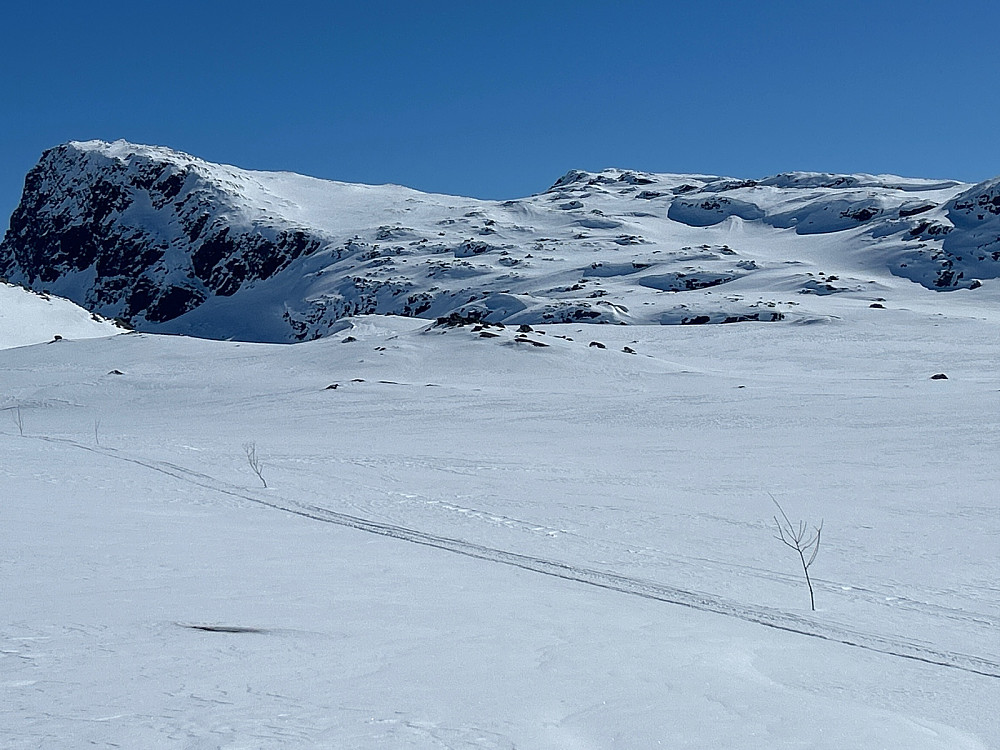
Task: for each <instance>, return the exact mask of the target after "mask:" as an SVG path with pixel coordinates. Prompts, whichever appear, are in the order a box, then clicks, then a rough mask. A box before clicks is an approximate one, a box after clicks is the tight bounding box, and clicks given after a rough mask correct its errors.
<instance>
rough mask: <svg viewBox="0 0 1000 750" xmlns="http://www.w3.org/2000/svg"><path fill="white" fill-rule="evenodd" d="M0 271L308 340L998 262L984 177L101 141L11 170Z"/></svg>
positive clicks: (629, 312) (997, 272) (797, 307)
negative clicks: (422, 173)
mask: <svg viewBox="0 0 1000 750" xmlns="http://www.w3.org/2000/svg"><path fill="white" fill-rule="evenodd" d="M0 276H5V277H7V278H9V279H10V280H11V281H14V282H18V283H22V284H25V285H27V286H30V287H31V288H34V289H37V290H46V291H49V292H52V293H54V294H57V295H61V296H65V297H67V298H69V299H72V300H74V301H76V302H78V303H79V304H81V305H83V306H85V307H86V308H87V309H89V310H92V311H94V312H97V313H99V314H101V315H104V316H106V317H112V318H114V317H118V318H123V319H125V320H127V321H129V322H130V323H132V324H133V325H134V326H136V327H137V328H139V329H141V330H147V331H158V332H173V333H188V334H195V335H199V336H205V337H211V338H239V339H245V340H256V341H272V342H284V341H296V340H303V339H312V338H318V337H321V336H323V335H325V334H327V333H329V332H330V331H331V329H332V328H334V327H335V325H336V323H337V321H338V320H340V319H341V318H344V317H346V316H350V315H357V314H363V313H381V314H397V315H408V316H421V317H443V316H448V315H451V314H458V315H461V316H465V317H477V318H481V319H483V320H486V321H489V322H504V323H528V324H538V323H556V322H584V321H586V322H605V323H666V324H670V323H725V322H739V321H747V320H755V321H756V320H759V321H777V320H782V319H785V320H795V319H803V318H815V317H817V316H824V315H829V314H831V313H830V310H829V306H825V305H824V304H823V303H821V302H820V301H819V297H824V296H828V295H840V297H841V299H843V300H845V303H846V304H849V305H864V306H867V305H871V304H875V305H878V304H882V303H883V302H885V301H886V300H887V299H888V300H892V301H894V300H895V297H897V296H900V295H903V296H907V298H908V297H909V296H912V295H913V294H918V293H919V292H917V291H916V290H921V289H928V290H935V291H949V290H956V289H977V288H978V287H980V286H981V285H982V283H983V281H984V280H987V279H995V278H997V277H1000V179H997V180H991V181H988V182H984V183H980V184H978V185H968V184H964V183H959V182H954V181H931V180H918V179H904V178H900V177H893V176H872V175H831V174H817V173H788V174H781V175H777V176H774V177H771V178H768V179H765V180H760V181H753V180H734V179H731V178H725V177H718V176H711V175H672V174H648V173H640V172H635V171H628V170H620V169H609V170H605V171H603V172H601V173H596V174H595V173H590V172H582V171H573V172H570V173H568V174H566V175H564V176H563V177H561V178H560V179H559V180H558V181H556V183H555V184H554V185H553V186H552V187H551V188H549V189H548V190H547V191H545V192H543V193H541V194H538V195H534V196H531V197H528V198H523V199H518V200H510V201H503V202H496V201H482V200H475V199H471V198H460V197H452V196H443V195H433V194H426V193H421V192H418V191H415V190H410V189H407V188H403V187H398V186H392V185H384V186H368V185H353V184H345V183H340V182H331V181H325V180H318V179H314V178H310V177H303V176H300V175H295V174H290V173H267V172H254V171H247V170H242V169H237V168H234V167H228V166H220V165H216V164H210V163H208V162H205V161H202V160H200V159H197V158H194V157H192V156H188V155H186V154H182V153H179V152H176V151H172V150H170V149H166V148H159V147H150V146H139V145H133V144H130V143H126V142H124V141H117V142H114V143H106V142H102V141H89V142H85V143H68V144H65V145H62V146H59V147H57V148H54V149H51V150H49V151H47V152H45V154H44V155H43V156H42V159H41V161H40V162H39V163H38V165H37V166H36V167H34V168H33V169H32V170H31V172H30V173H29V174H28V176H27V178H26V181H25V190H24V195H23V198H22V201H21V204H20V206H19V207H18V209H17V210H16V211H15V213H14V215H13V216H12V218H11V226H10V229H9V231H8V232H7V234H6V236H5V238H4V240H3V243H2V244H0Z"/></svg>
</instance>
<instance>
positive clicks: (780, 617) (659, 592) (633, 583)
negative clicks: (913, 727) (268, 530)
mask: <svg viewBox="0 0 1000 750" xmlns="http://www.w3.org/2000/svg"><path fill="white" fill-rule="evenodd" d="M25 437H29V439H35V440H41V441H44V442H48V443H56V444H61V445H67V446H71V447H73V448H77V449H80V450H86V451H90V452H91V453H97V454H99V455H102V456H105V457H107V458H111V459H114V460H117V461H123V462H126V463H131V464H134V465H136V466H141V467H144V468H146V469H149V470H152V471H156V472H159V473H161V474H166V475H168V476H171V477H174V478H175V479H179V480H181V481H183V482H187V483H189V484H194V485H197V486H199V487H203V488H205V489H208V490H211V491H213V492H218V493H220V494H224V495H228V496H230V497H235V498H238V499H240V500H243V501H246V502H251V503H255V504H258V505H263V506H266V507H269V508H273V509H275V510H280V511H284V512H286V513H292V514H294V515H298V516H302V517H305V518H309V519H312V520H315V521H322V522H324V523H332V524H335V525H338V526H344V527H347V528H352V529H357V530H359V531H365V532H368V533H370V534H378V535H380V536H385V537H390V538H393V539H399V540H401V541H406V542H411V543H414V544H420V545H423V546H426V547H434V548H436V549H440V550H445V551H447V552H453V553H455V554H459V555H464V556H466V557H471V558H475V559H479V560H485V561H487V562H494V563H500V564H503V565H509V566H511V567H515V568H520V569H522V570H528V571H532V572H535V573H541V574H542V575H547V576H552V577H553V578H561V579H563V580H567V581H572V582H574V583H583V584H587V585H590V586H594V587H597V588H602V589H606V590H609V591H617V592H619V593H623V594H630V595H632V596H639V597H643V598H646V599H653V600H656V601H661V602H665V603H668V604H676V605H679V606H682V607H688V608H690V609H695V610H699V611H702V612H711V613H714V614H719V615H724V616H726V617H732V618H735V619H738V620H743V621H744V622H750V623H754V624H757V625H763V626H764V627H768V628H773V629H775V630H782V631H785V632H789V633H796V634H799V635H804V636H808V637H811V638H819V639H821V640H825V641H831V642H834V643H840V644H843V645H846V646H853V647H855V648H860V649H864V650H867V651H873V652H876V653H880V654H886V655H888V656H894V657H898V658H902V659H910V660H913V661H919V662H923V663H926V664H932V665H935V666H941V667H947V668H950V669H959V670H962V671H964V672H969V673H972V674H978V675H982V676H984V677H991V678H993V679H1000V663H998V662H995V661H991V660H989V659H986V658H983V657H980V656H975V655H972V654H963V653H959V652H953V651H940V650H936V649H932V648H928V647H926V646H922V645H920V644H918V643H915V642H913V641H908V640H904V639H898V638H891V637H887V636H881V635H878V634H875V633H867V632H864V631H860V630H854V629H851V628H846V627H842V626H837V625H831V624H828V623H823V622H819V621H817V620H814V619H812V618H809V617H807V616H803V615H796V614H792V613H790V612H783V611H781V610H776V609H772V608H769V607H762V606H752V605H748V604H741V603H739V602H734V601H731V600H729V599H725V598H723V597H719V596H715V595H713V594H710V593H705V592H699V591H692V590H687V589H682V588H678V587H675V586H669V585H666V584H661V583H657V582H655V581H648V580H643V579H640V578H634V577H630V576H624V575H619V574H617V573H613V572H610V571H605V570H596V569H593V568H586V567H580V566H575V565H571V564H568V563H564V562H560V561H558V560H550V559H546V558H541V557H534V556H531V555H523V554H520V553H517V552H511V551H508V550H502V549H497V548H494V547H488V546H485V545H481V544H476V543H473V542H468V541H465V540H463V539H455V538H451V537H446V536H439V535H436V534H431V533H428V532H424V531H419V530H417V529H411V528H407V527H405V526H399V525H396V524H392V523H384V522H378V521H373V520H370V519H366V518H362V517H359V516H352V515H348V514H346V513H339V512H337V511H333V510H330V509H328V508H323V507H320V506H318V505H310V504H306V503H298V502H295V501H292V500H287V499H284V498H280V499H278V498H271V499H263V498H260V497H256V496H254V495H252V494H249V491H248V490H246V489H242V488H238V487H235V486H233V485H228V484H226V483H225V482H222V481H220V480H218V479H216V478H215V477H212V476H210V475H208V474H203V473H201V472H197V471H193V470H191V469H187V468H185V467H183V466H179V465H177V464H173V463H169V462H166V461H153V460H144V459H138V458H133V457H130V456H126V455H123V454H121V453H120V452H118V451H116V450H114V449H111V448H102V447H99V446H91V445H86V444H84V443H80V442H78V441H75V440H71V439H68V438H55V437H47V436H25ZM268 493H269V494H272V495H273V494H275V493H274V492H273V490H268Z"/></svg>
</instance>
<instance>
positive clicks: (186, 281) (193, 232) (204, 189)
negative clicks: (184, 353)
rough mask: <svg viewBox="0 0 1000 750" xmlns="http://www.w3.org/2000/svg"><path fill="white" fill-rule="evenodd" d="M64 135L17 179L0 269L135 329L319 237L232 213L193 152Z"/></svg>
mask: <svg viewBox="0 0 1000 750" xmlns="http://www.w3.org/2000/svg"><path fill="white" fill-rule="evenodd" d="M119 156H120V157H121V158H111V157H108V156H106V155H105V154H102V153H100V152H99V151H91V150H85V149H81V148H80V147H79V146H78V145H77V144H65V145H62V146H58V147H57V148H54V149H50V150H49V151H46V152H45V153H44V154H43V155H42V158H41V160H40V161H39V163H38V164H37V165H36V166H35V167H34V168H33V169H32V170H31V171H30V172H29V173H28V175H27V177H26V178H25V184H24V193H23V195H22V199H21V203H20V205H19V206H18V207H17V209H16V210H15V211H14V214H13V215H12V216H11V221H10V228H9V230H8V231H7V234H6V236H5V237H4V241H3V244H2V245H0V275H2V276H4V277H6V278H9V279H11V280H12V281H16V282H19V283H23V284H25V285H27V286H29V287H32V288H38V287H46V286H52V285H54V284H55V283H56V282H59V281H62V282H63V284H62V285H61V286H67V283H66V282H70V284H75V285H76V286H77V287H78V288H79V292H78V293H77V294H73V295H68V294H67V295H66V296H70V297H71V298H72V299H74V300H75V301H77V302H79V303H81V304H84V305H85V306H86V307H88V308H89V309H92V310H95V311H100V312H102V313H103V314H105V315H109V316H111V317H119V318H122V319H124V320H126V321H128V322H130V323H132V324H134V325H136V326H139V327H141V326H142V324H143V323H144V322H152V323H161V322H164V321H168V320H172V319H174V318H177V317H179V316H181V315H183V314H184V313H186V312H188V311H190V310H193V309H195V308H196V307H198V306H199V305H201V304H202V303H203V302H205V300H206V299H208V298H209V297H212V296H231V295H233V294H235V293H236V292H238V291H239V290H240V289H241V288H242V287H244V286H246V285H249V284H252V283H254V282H255V281H260V280H265V279H268V278H270V277H271V276H274V275H275V274H276V273H279V272H280V271H281V270H283V269H284V268H286V267H288V265H289V264H290V263H291V262H292V261H294V260H295V259H296V258H298V257H300V256H302V255H303V254H306V253H309V252H311V251H315V250H316V248H318V247H319V246H320V244H321V239H319V238H317V237H315V236H312V235H311V234H310V232H309V230H308V229H304V228H303V229H292V228H287V227H281V226H269V225H267V224H263V223H249V224H246V223H242V222H241V221H240V220H239V218H238V217H234V216H233V211H232V209H234V208H235V206H234V205H233V202H232V201H231V200H230V199H229V196H227V195H226V193H225V192H224V191H223V190H220V189H219V186H218V185H216V184H213V182H212V181H211V179H207V178H206V175H204V174H202V173H201V171H200V170H199V168H198V165H197V162H194V161H193V160H192V163H191V164H188V165H185V164H179V163H177V162H176V161H174V160H167V159H164V160H157V159H155V158H154V157H151V156H150V155H148V154H143V153H141V152H137V153H134V154H123V155H122V154H120V155H119Z"/></svg>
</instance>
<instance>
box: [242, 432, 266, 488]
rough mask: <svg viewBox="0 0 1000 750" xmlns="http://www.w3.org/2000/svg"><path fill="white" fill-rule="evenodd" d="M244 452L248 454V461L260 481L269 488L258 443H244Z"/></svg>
mask: <svg viewBox="0 0 1000 750" xmlns="http://www.w3.org/2000/svg"><path fill="white" fill-rule="evenodd" d="M243 452H244V453H246V454H247V463H248V464H250V468H251V469H252V470H253V473H254V474H256V475H257V478H258V479H259V480H260V483H261V484H262V485H264V488H265V489H266V488H267V482H266V481H265V480H264V464H263V463H262V462H261V460H260V457H258V456H257V444H256V443H244V444H243Z"/></svg>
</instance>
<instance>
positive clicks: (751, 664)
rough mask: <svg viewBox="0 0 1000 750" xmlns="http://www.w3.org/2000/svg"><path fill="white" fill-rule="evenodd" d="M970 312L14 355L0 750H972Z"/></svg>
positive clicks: (980, 400)
mask: <svg viewBox="0 0 1000 750" xmlns="http://www.w3.org/2000/svg"><path fill="white" fill-rule="evenodd" d="M993 309H995V308H991V311H989V312H987V311H985V310H984V309H982V308H974V307H968V308H964V307H962V306H960V305H954V306H953V307H947V308H945V307H941V308H940V309H939V310H932V309H924V308H921V307H918V306H916V305H915V306H914V307H913V308H912V309H885V310H877V309H875V310H873V309H870V308H859V309H846V308H845V309H844V310H843V312H844V315H843V317H842V318H841V319H839V320H837V321H835V322H831V323H824V324H816V325H786V324H783V323H782V324H759V323H758V324H740V325H729V326H629V327H625V326H597V325H573V324H568V325H553V326H545V327H542V328H541V329H540V330H539V329H536V330H534V331H532V332H531V333H526V334H522V335H518V334H517V333H515V331H513V330H511V329H510V328H504V329H500V328H496V327H491V328H488V329H484V330H483V331H473V330H472V327H471V326H464V327H451V328H443V327H434V326H432V325H430V323H429V322H427V321H420V320H412V319H406V318H381V317H370V318H359V319H355V320H353V321H349V322H347V323H345V324H344V327H343V330H342V331H341V332H339V333H338V334H337V335H336V336H333V337H328V338H326V339H322V340H319V341H314V342H309V343H304V344H295V345H266V344H246V343H234V342H219V341H204V340H197V339H189V338H184V337H168V336H156V335H148V334H126V335H120V336H115V337H111V338H104V339H91V340H83V341H70V340H63V341H59V342H56V343H55V344H52V345H40V346H34V347H24V348H19V349H8V350H5V351H3V352H2V353H0V367H2V377H3V380H4V393H3V398H4V404H3V405H4V406H5V407H10V406H14V405H18V406H20V413H21V418H22V427H23V431H24V435H23V436H21V435H19V434H18V428H17V425H16V424H15V423H14V422H13V420H10V421H8V422H7V424H6V427H5V428H4V429H3V432H2V434H0V471H2V473H3V504H2V513H3V523H2V525H0V571H2V577H0V581H2V586H3V591H2V601H3V602H4V608H3V621H2V623H0V691H2V695H3V699H2V701H0V745H2V746H3V747H6V748H37V747H47V748H49V747H60V748H61V747H65V748H76V747H83V746H90V745H96V746H98V747H115V746H117V747H143V748H161V747H162V748H248V747H254V748H257V747H261V748H263V747H267V748H306V747H331V748H332V747H338V748H340V747H350V748H385V747H400V748H438V747H449V748H472V747H477V748H479V747H485V748H514V747H519V748H536V747H542V748H606V747H628V748H645V747H670V748H721V747H725V748H786V747H787V748H804V747H809V748H830V749H831V750H832V749H837V750H841V749H842V748H908V749H921V750H922V749H923V748H941V749H944V748H948V749H949V750H953V749H955V748H995V747H997V746H998V745H1000V720H998V717H997V711H996V708H997V705H998V704H1000V639H998V638H997V634H998V626H1000V605H998V594H1000V591H998V585H997V571H998V565H997V551H998V530H1000V521H998V514H997V492H996V487H997V484H998V480H1000V470H998V468H997V462H996V460H995V452H996V446H997V438H998V420H997V414H998V408H997V407H998V401H1000V392H998V389H1000V378H998V376H997V372H996V361H997V354H998V347H997V334H996V331H997V324H998V322H1000V320H998V316H997V314H996V313H995V312H993V311H992V310H993ZM543 331H544V333H543ZM484 332H486V333H492V334H495V335H494V336H491V337H483V336H482V335H481V334H482V333H484ZM351 339H353V340H351ZM518 339H520V340H518ZM531 342H535V343H534V344H533V343H531ZM591 342H600V343H602V344H604V346H605V348H603V349H602V348H600V347H597V346H591V345H590V343H591ZM540 344H545V345H546V346H541V345H540ZM626 346H628V347H630V348H631V349H632V350H634V351H635V352H636V353H635V354H629V353H626V352H624V351H623V348H624V347H626ZM938 372H945V373H946V374H947V375H948V379H947V380H943V379H941V380H932V379H931V376H932V375H934V374H937V373H938ZM119 373H120V374H119ZM332 385H336V386H337V387H336V388H330V387H329V386H332ZM250 442H253V443H255V445H256V449H257V453H258V455H259V457H260V459H261V461H262V474H263V477H264V479H265V480H266V482H267V485H268V486H267V488H266V489H265V488H264V487H263V486H262V484H261V482H260V481H258V479H257V477H256V476H255V475H254V474H253V472H252V471H251V469H250V468H249V465H248V462H247V460H246V456H245V454H244V449H243V445H244V444H246V443H250ZM769 495H773V496H774V497H775V498H776V499H778V500H779V502H781V503H782V505H783V506H784V508H785V509H786V511H787V512H788V513H789V515H790V516H791V517H792V518H793V520H798V519H799V518H803V519H805V520H807V521H809V522H811V523H818V522H819V521H820V519H822V520H823V522H824V526H823V542H822V543H823V546H822V548H821V550H820V553H819V555H818V557H817V559H816V562H815V563H814V565H813V568H812V572H813V575H814V576H815V584H816V589H817V591H816V598H817V607H818V608H817V611H816V612H810V611H809V606H808V595H807V592H806V589H805V586H804V583H803V580H802V579H801V575H800V571H799V570H798V569H797V566H798V564H799V563H798V561H797V559H795V558H794V553H792V552H791V551H790V550H788V549H787V548H784V547H782V545H781V544H780V543H779V542H778V541H776V540H775V539H774V538H773V532H774V528H773V521H772V515H773V514H774V513H775V508H774V506H773V504H772V502H771V499H770V497H769Z"/></svg>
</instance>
